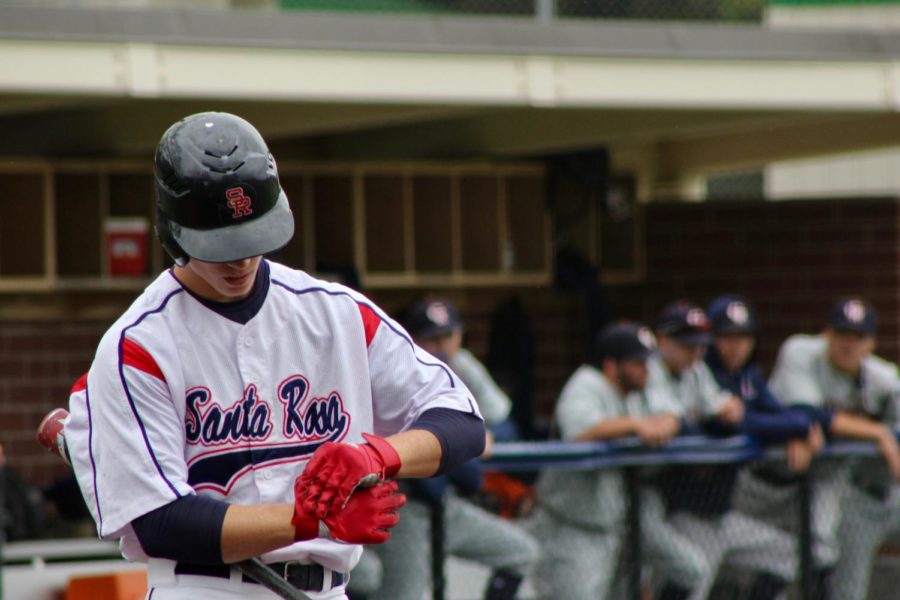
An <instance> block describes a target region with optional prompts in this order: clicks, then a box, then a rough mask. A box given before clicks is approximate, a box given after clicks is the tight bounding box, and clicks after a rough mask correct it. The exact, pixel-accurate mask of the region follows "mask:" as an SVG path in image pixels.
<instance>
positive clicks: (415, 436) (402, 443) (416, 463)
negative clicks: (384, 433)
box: [387, 429, 442, 477]
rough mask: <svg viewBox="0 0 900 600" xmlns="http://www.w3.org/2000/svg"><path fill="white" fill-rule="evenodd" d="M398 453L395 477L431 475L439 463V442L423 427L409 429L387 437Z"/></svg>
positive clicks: (440, 452)
mask: <svg viewBox="0 0 900 600" xmlns="http://www.w3.org/2000/svg"><path fill="white" fill-rule="evenodd" d="M387 441H388V442H390V444H391V445H392V446H393V447H394V449H395V450H396V451H397V454H399V455H400V471H399V472H398V473H397V477H431V476H432V475H434V474H435V473H436V472H437V470H438V467H439V466H440V464H441V454H442V451H441V443H440V442H439V441H438V438H437V437H436V436H435V435H434V434H433V433H431V432H430V431H426V430H424V429H410V430H409V431H404V432H403V433H398V434H396V435H392V436H390V437H389V438H387Z"/></svg>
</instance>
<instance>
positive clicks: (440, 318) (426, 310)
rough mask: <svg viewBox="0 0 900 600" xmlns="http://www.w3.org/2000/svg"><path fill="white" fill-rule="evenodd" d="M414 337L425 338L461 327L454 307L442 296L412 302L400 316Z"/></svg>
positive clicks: (437, 335)
mask: <svg viewBox="0 0 900 600" xmlns="http://www.w3.org/2000/svg"><path fill="white" fill-rule="evenodd" d="M402 322H403V326H404V327H406V330H407V331H408V332H409V334H410V335H411V336H413V337H414V338H418V339H421V340H427V339H430V338H435V337H440V336H442V335H446V334H448V333H452V332H453V331H454V330H456V329H458V328H460V327H462V321H460V318H459V312H457V310H456V307H455V306H453V305H452V304H451V303H450V302H448V301H447V300H445V299H443V298H429V299H426V300H420V301H419V302H416V303H415V304H413V305H412V306H411V307H410V308H409V310H408V311H406V313H405V314H404V316H403V318H402Z"/></svg>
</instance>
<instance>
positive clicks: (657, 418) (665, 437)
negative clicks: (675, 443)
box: [634, 415, 678, 446]
mask: <svg viewBox="0 0 900 600" xmlns="http://www.w3.org/2000/svg"><path fill="white" fill-rule="evenodd" d="M673 422H674V423H673ZM634 428H635V432H634V433H635V435H637V436H638V437H639V438H641V441H642V442H644V443H645V444H646V445H648V446H662V445H663V444H665V443H667V442H668V441H669V440H670V439H672V436H674V435H675V433H677V432H678V420H677V419H675V417H673V416H671V415H654V416H652V417H644V418H639V419H636V420H635V425H634Z"/></svg>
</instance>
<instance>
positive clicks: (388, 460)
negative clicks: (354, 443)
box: [362, 433, 402, 480]
mask: <svg viewBox="0 0 900 600" xmlns="http://www.w3.org/2000/svg"><path fill="white" fill-rule="evenodd" d="M362 436H363V439H365V440H366V443H365V444H363V445H362V449H363V451H364V452H366V454H368V455H369V459H370V460H372V462H373V463H374V464H376V465H379V466H380V469H381V472H380V473H379V475H380V479H381V480H384V479H389V478H391V477H393V476H394V475H396V474H397V473H398V472H399V471H400V467H401V466H402V463H401V460H400V454H398V453H397V450H396V449H395V448H394V447H393V446H392V445H391V443H390V442H388V441H387V440H386V439H384V438H382V437H378V436H377V435H372V434H370V433H363V434H362Z"/></svg>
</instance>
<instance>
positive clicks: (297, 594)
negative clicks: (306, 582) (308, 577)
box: [35, 408, 310, 600]
mask: <svg viewBox="0 0 900 600" xmlns="http://www.w3.org/2000/svg"><path fill="white" fill-rule="evenodd" d="M68 416H69V411H67V410H66V409H64V408H55V409H53V410H51V411H50V412H49V413H47V415H46V416H45V417H44V418H43V419H41V423H40V425H38V428H37V432H36V434H35V437H36V439H37V442H38V443H39V444H40V445H41V446H42V447H44V448H45V449H46V450H48V451H49V452H50V453H51V454H54V455H56V456H58V457H59V458H61V459H62V460H63V461H64V462H65V463H66V464H67V465H69V466H71V465H72V461H71V460H70V458H69V446H68V445H67V444H66V432H65V423H64V421H65V420H66V417H68ZM235 566H236V567H237V568H238V569H240V570H241V571H242V572H243V573H244V575H247V576H249V577H252V578H253V579H255V580H256V581H258V582H259V583H260V585H262V586H264V587H266V588H267V589H269V590H270V591H272V592H274V593H276V594H278V597H279V598H284V600H310V597H309V596H307V595H306V594H304V593H303V592H302V591H301V590H299V589H297V588H296V587H294V586H293V585H291V584H290V583H289V582H288V581H287V580H285V579H283V578H282V577H279V576H278V574H277V573H275V571H273V570H272V569H270V568H269V567H267V566H266V565H265V563H264V562H262V561H261V560H260V559H259V558H256V557H254V558H248V559H246V560H242V561H239V562H237V563H235Z"/></svg>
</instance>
